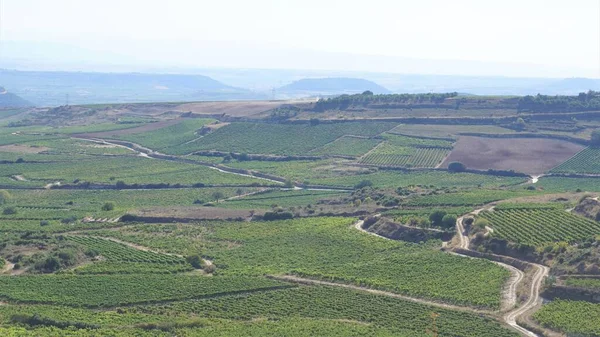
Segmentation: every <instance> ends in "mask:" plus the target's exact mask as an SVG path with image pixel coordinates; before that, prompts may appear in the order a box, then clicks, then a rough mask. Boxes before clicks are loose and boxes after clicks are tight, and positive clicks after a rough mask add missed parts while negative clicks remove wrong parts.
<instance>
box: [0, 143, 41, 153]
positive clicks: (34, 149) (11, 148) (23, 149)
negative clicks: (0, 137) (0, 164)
mask: <svg viewBox="0 0 600 337" xmlns="http://www.w3.org/2000/svg"><path fill="white" fill-rule="evenodd" d="M47 150H50V148H49V147H45V146H27V145H19V144H11V145H2V146H0V152H12V153H40V152H44V151H47Z"/></svg>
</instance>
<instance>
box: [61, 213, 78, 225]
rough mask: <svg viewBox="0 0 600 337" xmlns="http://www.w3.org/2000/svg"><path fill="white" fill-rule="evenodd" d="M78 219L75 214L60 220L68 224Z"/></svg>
mask: <svg viewBox="0 0 600 337" xmlns="http://www.w3.org/2000/svg"><path fill="white" fill-rule="evenodd" d="M76 221H77V217H75V216H74V215H73V216H70V217H68V218H64V219H61V220H60V222H61V223H63V224H65V225H66V224H70V223H74V222H76Z"/></svg>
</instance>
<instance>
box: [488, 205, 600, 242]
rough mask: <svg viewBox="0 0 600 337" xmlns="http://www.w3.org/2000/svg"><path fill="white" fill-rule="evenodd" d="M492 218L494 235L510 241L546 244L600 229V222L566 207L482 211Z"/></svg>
mask: <svg viewBox="0 0 600 337" xmlns="http://www.w3.org/2000/svg"><path fill="white" fill-rule="evenodd" d="M479 216H481V217H483V218H486V219H488V220H489V221H490V222H491V227H492V228H493V229H494V235H497V236H499V237H501V238H504V239H506V240H508V241H512V242H518V243H524V244H529V245H533V246H542V245H544V244H548V243H552V242H558V241H566V242H571V243H572V242H577V241H580V240H583V239H587V238H591V237H594V236H595V235H597V234H598V233H600V224H598V223H597V222H596V221H593V220H589V219H586V218H583V217H580V216H576V215H573V214H571V213H568V212H566V211H565V210H562V209H540V208H537V207H536V208H533V209H524V208H521V209H499V210H495V211H493V212H482V213H480V215H479Z"/></svg>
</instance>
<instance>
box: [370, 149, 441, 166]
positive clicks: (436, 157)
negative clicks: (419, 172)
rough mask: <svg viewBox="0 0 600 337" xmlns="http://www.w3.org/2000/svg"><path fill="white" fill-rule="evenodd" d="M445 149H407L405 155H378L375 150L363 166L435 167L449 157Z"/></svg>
mask: <svg viewBox="0 0 600 337" xmlns="http://www.w3.org/2000/svg"><path fill="white" fill-rule="evenodd" d="M448 153H449V150H448V149H443V148H433V147H432V148H407V149H406V150H405V153H402V154H390V153H378V152H377V150H375V151H374V152H373V153H369V154H367V155H366V156H364V157H363V158H362V159H361V160H360V162H361V163H362V164H369V165H377V166H390V167H435V166H436V165H437V164H439V163H440V162H441V161H442V160H444V158H445V157H446V156H447V155H448Z"/></svg>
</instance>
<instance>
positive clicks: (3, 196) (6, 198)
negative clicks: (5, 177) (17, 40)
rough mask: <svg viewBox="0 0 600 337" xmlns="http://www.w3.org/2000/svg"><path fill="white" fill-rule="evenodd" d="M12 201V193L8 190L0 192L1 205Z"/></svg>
mask: <svg viewBox="0 0 600 337" xmlns="http://www.w3.org/2000/svg"><path fill="white" fill-rule="evenodd" d="M9 200H10V193H8V191H6V190H0V205H4V204H6V203H7V202H8V201H9Z"/></svg>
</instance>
